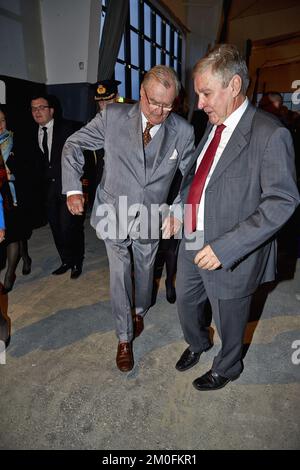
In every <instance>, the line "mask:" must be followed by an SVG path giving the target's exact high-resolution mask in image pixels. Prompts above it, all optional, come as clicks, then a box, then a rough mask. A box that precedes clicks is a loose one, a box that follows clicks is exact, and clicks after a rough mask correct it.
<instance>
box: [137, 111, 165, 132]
mask: <svg viewBox="0 0 300 470" xmlns="http://www.w3.org/2000/svg"><path fill="white" fill-rule="evenodd" d="M141 114H142V128H143V129H145V127H146V124H147V122H148V120H147V118H146V116H145V115H144V113H143V112H142V111H141ZM160 126H161V124H156V125H155V126H153V127H152V129H157V130H158V129H159V128H160Z"/></svg>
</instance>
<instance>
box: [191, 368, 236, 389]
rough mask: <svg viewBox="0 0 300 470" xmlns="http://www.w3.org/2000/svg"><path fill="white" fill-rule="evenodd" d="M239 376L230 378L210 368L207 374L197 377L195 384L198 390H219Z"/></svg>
mask: <svg viewBox="0 0 300 470" xmlns="http://www.w3.org/2000/svg"><path fill="white" fill-rule="evenodd" d="M237 378H238V376H237V377H234V378H231V379H229V378H228V377H222V375H219V374H218V373H217V372H213V371H212V370H209V371H208V372H206V374H204V375H202V376H201V377H199V378H198V379H195V380H194V382H193V385H194V387H195V388H196V389H197V390H200V391H206V390H219V389H220V388H223V387H225V385H227V384H228V382H231V381H232V380H236V379H237Z"/></svg>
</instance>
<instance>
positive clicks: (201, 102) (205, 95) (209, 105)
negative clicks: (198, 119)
mask: <svg viewBox="0 0 300 470" xmlns="http://www.w3.org/2000/svg"><path fill="white" fill-rule="evenodd" d="M233 80H234V79H233V78H232V79H231V80H230V82H229V84H228V86H227V87H225V88H223V84H222V82H221V79H220V78H219V77H218V76H217V75H214V74H213V73H212V72H211V69H210V68H208V69H206V70H205V71H204V72H203V73H198V74H197V75H196V76H195V79H194V88H195V93H196V94H197V95H198V97H199V99H198V108H199V109H203V111H204V112H205V113H206V114H207V115H208V119H209V122H210V123H211V124H216V125H220V124H222V123H223V122H224V121H225V119H226V118H227V117H228V116H230V114H232V113H233V111H235V109H236V108H237V107H238V106H239V105H237V93H236V90H235V89H234V86H233Z"/></svg>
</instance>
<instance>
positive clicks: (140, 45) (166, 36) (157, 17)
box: [100, 0, 183, 100]
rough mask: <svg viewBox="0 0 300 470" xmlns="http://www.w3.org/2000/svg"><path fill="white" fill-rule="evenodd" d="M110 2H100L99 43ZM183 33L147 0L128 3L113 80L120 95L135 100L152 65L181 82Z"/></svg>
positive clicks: (104, 0) (132, 0) (103, 0)
mask: <svg viewBox="0 0 300 470" xmlns="http://www.w3.org/2000/svg"><path fill="white" fill-rule="evenodd" d="M108 1H109V0H102V18H101V31H100V41H101V35H102V30H103V24H104V20H105V14H106V10H107V3H108ZM182 40H183V32H182V31H181V30H180V29H179V28H178V27H177V26H176V25H175V24H173V23H172V22H171V21H170V20H169V19H167V18H166V17H165V16H164V15H162V13H161V12H160V11H159V10H158V9H157V8H155V7H154V6H153V5H152V4H151V1H150V0H130V1H129V13H128V17H127V21H126V25H125V29H124V34H123V39H122V43H121V46H120V50H119V54H118V58H117V63H116V66H115V79H116V80H120V82H122V83H121V85H119V93H120V95H121V96H124V97H126V98H129V99H133V100H138V99H139V91H140V84H141V82H142V81H143V76H144V74H145V73H146V72H147V71H148V70H149V69H150V68H151V67H153V66H154V65H158V64H163V65H168V66H170V67H172V68H174V70H175V71H176V72H177V74H178V76H179V79H181V70H182Z"/></svg>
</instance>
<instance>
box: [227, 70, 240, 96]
mask: <svg viewBox="0 0 300 470" xmlns="http://www.w3.org/2000/svg"><path fill="white" fill-rule="evenodd" d="M230 87H231V90H232V96H233V97H234V98H236V97H237V96H238V94H239V93H240V91H241V88H242V79H241V77H240V76H239V75H234V76H233V77H232V79H231V81H230Z"/></svg>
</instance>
